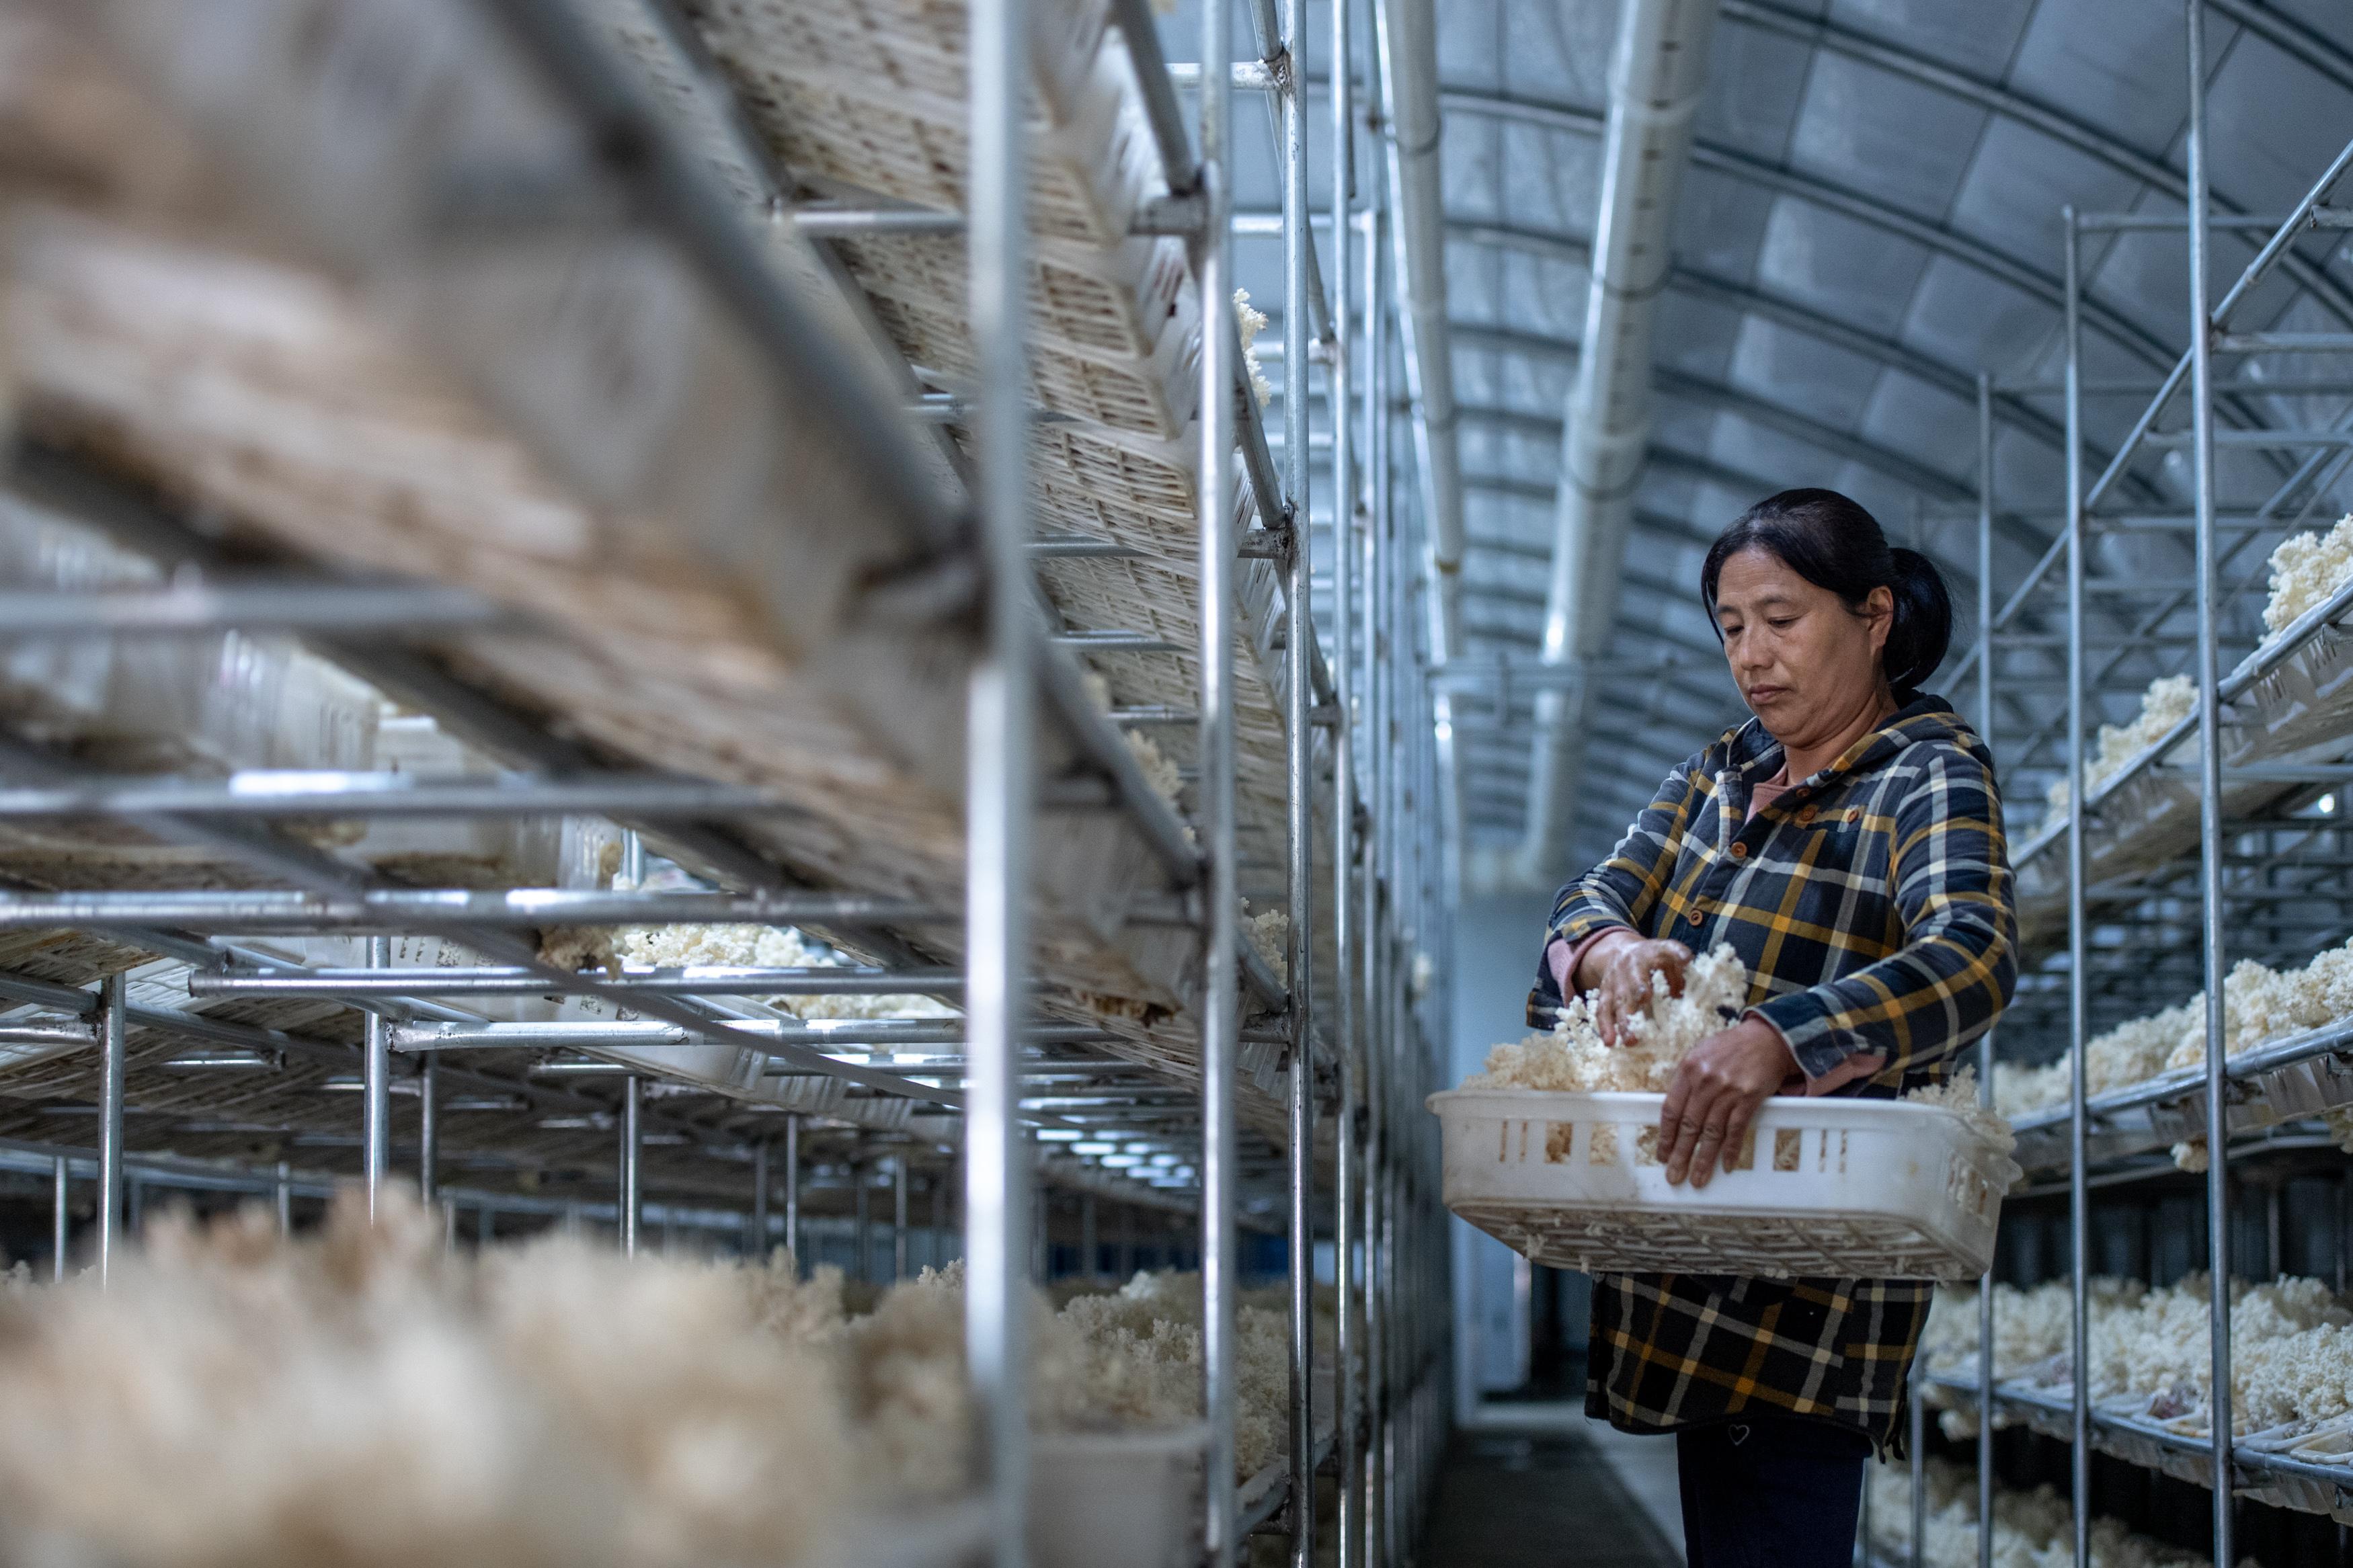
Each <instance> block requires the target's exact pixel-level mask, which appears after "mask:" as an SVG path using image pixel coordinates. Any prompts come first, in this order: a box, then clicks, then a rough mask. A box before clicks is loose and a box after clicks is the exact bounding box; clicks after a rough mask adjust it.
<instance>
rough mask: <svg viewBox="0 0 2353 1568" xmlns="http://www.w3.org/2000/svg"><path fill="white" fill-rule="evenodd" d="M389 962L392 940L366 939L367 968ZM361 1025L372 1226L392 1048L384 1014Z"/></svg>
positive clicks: (387, 1144) (385, 1147) (383, 1159)
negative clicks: (363, 1026) (362, 1027)
mask: <svg viewBox="0 0 2353 1568" xmlns="http://www.w3.org/2000/svg"><path fill="white" fill-rule="evenodd" d="M391 963H392V939H391V938H390V937H384V936H372V937H370V938H368V944H367V966H368V967H369V968H370V969H385V968H389V967H390V966H391ZM365 1031H366V1032H365V1034H364V1036H363V1044H362V1047H361V1058H360V1087H361V1089H362V1091H363V1092H362V1094H361V1096H360V1100H361V1111H360V1149H361V1165H362V1173H363V1177H364V1180H365V1181H366V1183H367V1205H368V1223H369V1224H371V1225H373V1224H375V1221H376V1218H377V1213H376V1211H377V1208H378V1206H379V1205H381V1203H382V1201H383V1193H384V1184H385V1177H386V1176H387V1175H388V1174H389V1173H390V1170H391V1165H392V1049H391V1044H390V1040H391V1035H390V1026H389V1025H388V1024H387V1023H386V1022H385V1016H384V1015H383V1014H381V1013H375V1012H371V1013H369V1014H367V1015H366V1024H365Z"/></svg>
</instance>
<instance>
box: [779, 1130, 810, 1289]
mask: <svg viewBox="0 0 2353 1568" xmlns="http://www.w3.org/2000/svg"><path fill="white" fill-rule="evenodd" d="M785 1245H786V1247H790V1248H792V1252H793V1270H794V1273H795V1274H796V1276H797V1275H800V1274H805V1273H807V1271H808V1259H807V1257H806V1256H805V1255H804V1254H803V1252H802V1249H801V1113H800V1112H799V1111H797V1110H795V1111H791V1112H789V1113H787V1114H786V1117H785Z"/></svg>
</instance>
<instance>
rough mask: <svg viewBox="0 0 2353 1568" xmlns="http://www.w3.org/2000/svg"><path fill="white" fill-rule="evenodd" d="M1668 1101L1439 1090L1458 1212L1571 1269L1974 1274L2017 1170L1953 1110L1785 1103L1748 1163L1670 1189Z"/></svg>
mask: <svg viewBox="0 0 2353 1568" xmlns="http://www.w3.org/2000/svg"><path fill="white" fill-rule="evenodd" d="M1665 1098H1666V1097H1665V1096H1663V1095H1659V1094H1544V1093H1531V1092H1522V1091H1514V1090H1492V1089H1488V1090H1460V1089H1458V1090H1454V1091H1452V1092H1450V1093H1444V1094H1434V1095H1432V1096H1430V1101H1429V1103H1430V1109H1431V1110H1434V1111H1436V1112H1437V1113H1438V1116H1439V1121H1440V1125H1441V1126H1442V1128H1443V1129H1444V1133H1445V1144H1446V1178H1445V1196H1446V1206H1447V1207H1448V1208H1450V1209H1451V1210H1452V1211H1453V1212H1454V1213H1455V1214H1456V1215H1459V1216H1460V1217H1461V1218H1462V1219H1465V1220H1468V1221H1469V1222H1470V1223H1471V1224H1472V1225H1474V1226H1478V1227H1479V1228H1480V1229H1481V1230H1483V1231H1485V1232H1487V1233H1488V1234H1489V1235H1490V1236H1493V1237H1496V1238H1497V1239H1498V1240H1500V1241H1502V1242H1503V1243H1504V1245H1505V1246H1507V1247H1511V1248H1512V1250H1513V1251H1514V1252H1520V1253H1525V1255H1526V1256H1527V1257H1528V1258H1530V1259H1532V1260H1533V1261H1535V1262H1537V1263H1543V1264H1547V1265H1550V1266H1551V1267H1553V1268H1581V1269H1588V1270H1592V1269H1612V1270H1618V1271H1623V1272H1638V1273H1670V1272H1690V1273H1703V1274H1749V1275H1764V1276H1767V1277H1771V1278H1777V1279H1779V1278H1788V1277H1790V1276H1794V1275H1816V1276H1827V1277H1831V1278H1839V1279H1849V1278H1863V1279H1948V1280H1957V1279H1975V1278H1977V1277H1978V1275H1980V1274H1982V1273H1983V1272H1984V1271H1985V1269H1986V1267H1987V1265H1988V1264H1989V1262H1990V1261H1991V1259H1992V1257H1993V1237H1994V1227H1995V1225H1996V1223H1997V1222H1998V1221H1999V1220H2000V1215H2001V1194H2002V1193H2003V1192H2004V1191H2005V1190H2006V1189H2007V1188H2008V1186H2009V1184H2010V1173H2011V1171H2012V1170H2013V1169H2014V1167H2011V1166H2010V1162H2009V1161H2008V1159H2007V1158H2006V1157H2005V1156H2004V1155H2002V1154H2001V1153H2000V1151H1998V1150H1996V1149H1994V1148H1993V1147H1992V1146H1990V1145H1989V1144H1988V1143H1986V1142H1984V1141H1983V1140H1982V1139H1980V1138H1979V1137H1978V1135H1977V1134H1976V1133H1975V1132H1974V1131H1971V1130H1970V1128H1969V1125H1968V1122H1967V1121H1963V1120H1962V1119H1961V1117H1960V1116H1959V1115H1958V1114H1957V1113H1956V1112H1953V1111H1949V1110H1943V1109H1941V1108H1939V1107H1935V1106H1926V1105H1906V1104H1902V1103H1898V1102H1895V1101H1892V1100H1770V1101H1768V1102H1767V1104H1766V1106H1765V1107H1764V1109H1763V1110H1759V1111H1758V1112H1757V1121H1756V1124H1755V1135H1754V1140H1753V1147H1752V1148H1751V1149H1750V1151H1749V1158H1748V1162H1747V1163H1746V1165H1745V1166H1744V1167H1743V1168H1741V1169H1738V1170H1735V1171H1732V1172H1730V1173H1724V1174H1720V1175H1718V1176H1717V1177H1716V1178H1715V1181H1713V1182H1711V1183H1710V1184H1708V1185H1707V1186H1706V1187H1705V1188H1704V1189H1694V1188H1692V1187H1690V1186H1688V1185H1685V1186H1679V1187H1671V1186H1669V1185H1668V1184H1667V1179H1666V1173H1665V1170H1664V1168H1663V1167H1662V1166H1661V1165H1660V1164H1659V1163H1658V1162H1657V1161H1656V1159H1655V1158H1653V1157H1652V1156H1651V1154H1650V1153H1649V1152H1648V1148H1649V1143H1650V1139H1649V1138H1648V1137H1647V1136H1646V1134H1647V1133H1649V1132H1650V1131H1651V1130H1653V1129H1655V1128H1656V1127H1657V1125H1658V1120H1659V1110H1660V1107H1661V1106H1662V1104H1663V1103H1664V1102H1665Z"/></svg>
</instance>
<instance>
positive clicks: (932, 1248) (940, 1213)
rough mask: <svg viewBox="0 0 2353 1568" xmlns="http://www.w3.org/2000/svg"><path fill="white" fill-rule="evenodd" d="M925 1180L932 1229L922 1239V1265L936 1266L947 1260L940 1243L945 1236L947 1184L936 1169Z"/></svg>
mask: <svg viewBox="0 0 2353 1568" xmlns="http://www.w3.org/2000/svg"><path fill="white" fill-rule="evenodd" d="M925 1181H926V1183H927V1184H928V1185H929V1186H930V1188H931V1193H932V1229H931V1234H930V1235H929V1236H928V1237H925V1238H924V1241H923V1267H924V1268H939V1267H941V1266H942V1265H943V1264H944V1263H945V1262H946V1261H947V1259H946V1258H945V1257H944V1252H945V1250H946V1249H945V1248H944V1247H943V1246H942V1243H943V1242H944V1241H945V1240H946V1238H947V1228H948V1184H947V1178H946V1177H945V1176H944V1175H942V1174H941V1173H939V1172H936V1171H934V1172H933V1173H932V1174H931V1175H930V1176H928V1177H926V1178H925Z"/></svg>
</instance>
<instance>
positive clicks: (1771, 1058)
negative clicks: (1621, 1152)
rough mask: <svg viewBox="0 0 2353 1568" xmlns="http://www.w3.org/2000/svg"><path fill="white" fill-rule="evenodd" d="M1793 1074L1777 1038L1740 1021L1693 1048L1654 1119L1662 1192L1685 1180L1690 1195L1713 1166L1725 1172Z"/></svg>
mask: <svg viewBox="0 0 2353 1568" xmlns="http://www.w3.org/2000/svg"><path fill="white" fill-rule="evenodd" d="M1797 1070H1798V1064H1797V1061H1796V1059H1795V1058H1792V1057H1791V1056H1790V1055H1789V1047H1788V1043H1787V1042H1786V1041H1784V1040H1783V1039H1782V1038H1781V1032H1780V1031H1779V1030H1778V1029H1776V1028H1775V1027H1773V1026H1772V1025H1770V1024H1768V1023H1767V1022H1765V1020H1764V1019H1762V1018H1744V1019H1742V1020H1741V1021H1740V1022H1739V1023H1737V1024H1735V1025H1733V1026H1732V1027H1730V1028H1729V1029H1725V1030H1724V1031H1722V1032H1721V1033H1718V1034H1714V1035H1710V1036H1709V1037H1707V1038H1706V1039H1704V1040H1702V1041H1701V1042H1700V1043H1699V1044H1698V1045H1696V1046H1694V1047H1692V1052H1691V1054H1690V1055H1689V1056H1687V1057H1685V1058H1683V1064H1682V1065H1681V1066H1680V1067H1678V1068H1675V1077H1674V1081H1673V1082H1672V1083H1671V1084H1669V1085H1668V1086H1667V1103H1666V1105H1665V1106H1664V1107H1663V1108H1662V1110H1660V1113H1659V1152H1660V1155H1661V1158H1662V1161H1663V1163H1665V1165H1666V1167H1667V1182H1668V1184H1669V1185H1673V1184H1677V1183H1680V1182H1681V1181H1682V1180H1683V1177H1684V1176H1685V1175H1686V1174H1688V1175H1689V1176H1690V1177H1691V1184H1692V1185H1693V1186H1694V1188H1697V1187H1704V1186H1705V1185H1707V1184H1708V1181H1709V1179H1710V1178H1711V1177H1713V1176H1714V1175H1715V1167H1716V1165H1717V1163H1719V1162H1721V1163H1723V1165H1724V1168H1725V1170H1727V1171H1728V1170H1730V1169H1731V1168H1732V1162H1733V1161H1734V1160H1735V1159H1736V1157H1737V1156H1738V1155H1739V1152H1740V1145H1741V1142H1742V1141H1743V1140H1744V1139H1746V1137H1747V1136H1748V1123H1749V1121H1751V1120H1752V1119H1754V1118H1755V1116H1756V1114H1757V1107H1758V1106H1760V1105H1762V1104H1764V1103H1765V1101H1766V1100H1768V1099H1770V1098H1771V1097H1772V1094H1773V1092H1774V1090H1776V1089H1779V1088H1780V1087H1781V1086H1782V1085H1783V1084H1785V1083H1787V1082H1788V1081H1789V1078H1790V1075H1792V1074H1793V1073H1795V1072H1796V1071H1797Z"/></svg>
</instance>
